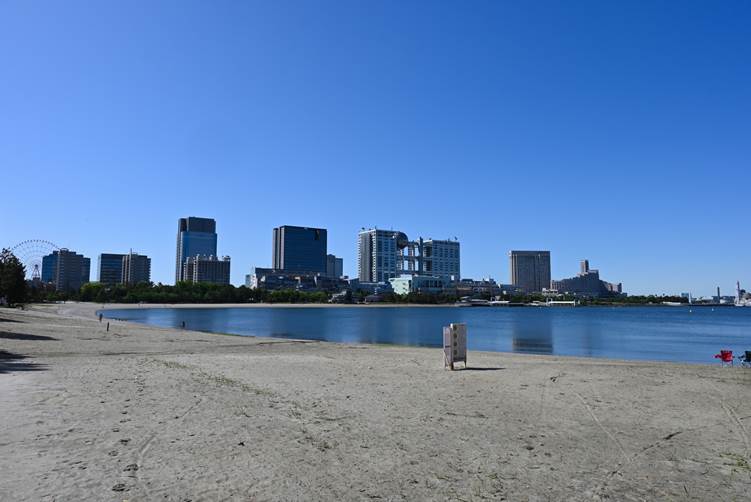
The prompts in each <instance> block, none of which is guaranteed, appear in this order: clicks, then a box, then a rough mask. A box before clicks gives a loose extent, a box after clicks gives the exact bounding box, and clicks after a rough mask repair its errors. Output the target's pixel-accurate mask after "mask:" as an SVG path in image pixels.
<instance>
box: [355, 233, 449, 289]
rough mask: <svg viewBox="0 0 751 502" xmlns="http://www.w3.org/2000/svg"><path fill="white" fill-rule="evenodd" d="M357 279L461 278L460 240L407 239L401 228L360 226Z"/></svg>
mask: <svg viewBox="0 0 751 502" xmlns="http://www.w3.org/2000/svg"><path fill="white" fill-rule="evenodd" d="M357 258H358V260H357V270H358V279H359V280H360V282H363V283H371V282H374V283H378V282H388V281H389V279H393V278H396V277H401V276H402V275H405V274H406V275H422V274H425V275H427V276H440V277H443V278H446V279H448V280H449V281H456V280H459V278H460V266H459V262H460V253H459V241H456V240H434V239H427V240H423V239H422V238H419V239H417V240H416V241H410V240H409V238H408V237H407V235H406V234H405V233H404V232H399V231H396V230H380V229H377V228H372V229H368V230H366V229H362V230H361V231H360V232H359V234H358V240H357Z"/></svg>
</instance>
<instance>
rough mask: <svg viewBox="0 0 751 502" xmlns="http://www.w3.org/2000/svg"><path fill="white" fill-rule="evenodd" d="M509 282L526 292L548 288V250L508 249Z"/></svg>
mask: <svg viewBox="0 0 751 502" xmlns="http://www.w3.org/2000/svg"><path fill="white" fill-rule="evenodd" d="M509 265H510V267H511V284H513V285H514V286H515V287H517V288H519V289H522V290H523V291H525V292H527V293H535V292H540V291H542V290H543V289H548V288H550V251H509Z"/></svg>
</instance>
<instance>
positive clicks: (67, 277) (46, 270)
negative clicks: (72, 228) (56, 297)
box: [42, 248, 91, 291]
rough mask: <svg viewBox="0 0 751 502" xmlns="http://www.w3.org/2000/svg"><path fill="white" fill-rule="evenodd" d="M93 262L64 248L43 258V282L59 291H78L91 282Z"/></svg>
mask: <svg viewBox="0 0 751 502" xmlns="http://www.w3.org/2000/svg"><path fill="white" fill-rule="evenodd" d="M90 273H91V260H90V259H89V258H86V257H85V256H83V255H80V254H78V253H76V252H74V251H70V250H68V249H65V248H62V249H60V250H57V251H53V252H52V253H51V254H48V255H47V256H43V257H42V281H43V282H48V283H52V284H54V285H55V289H56V290H57V291H78V290H79V289H80V288H81V286H82V285H84V284H86V283H87V282H89V275H90Z"/></svg>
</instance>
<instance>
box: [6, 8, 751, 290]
mask: <svg viewBox="0 0 751 502" xmlns="http://www.w3.org/2000/svg"><path fill="white" fill-rule="evenodd" d="M750 25H751V3H749V2H746V1H737V2H733V1H723V2H692V1H683V2H677V1H675V2H661V1H654V2H601V1H591V2H587V1H577V2H564V1H560V2H545V1H540V2H510V1H507V2H506V1H488V2H483V1H473V2H459V1H456V2H444V1H435V2H428V1H424V2H418V1H408V0H407V1H404V0H402V1H394V2H388V1H378V2H364V1H350V2H324V1H320V0H316V1H296V2H287V1H273V2H250V1H247V2H241V1H232V2H228V1H216V2H189V1H185V0H180V1H174V2H167V1H162V2H154V1H143V2H138V1H129V2H114V1H111V2H94V3H92V2H77V1H73V0H68V1H65V2H24V1H8V0H0V169H1V174H2V178H1V179H2V186H0V190H1V193H2V201H3V204H2V206H3V208H4V216H3V217H1V218H0V245H6V246H7V245H12V244H15V243H16V242H19V241H22V240H25V239H30V238H43V239H48V240H51V241H53V242H55V243H57V244H58V245H59V246H65V247H69V248H71V249H75V250H77V251H79V252H83V253H84V254H86V255H87V256H91V257H92V258H93V260H92V262H93V263H95V262H96V259H95V257H96V256H97V255H98V254H99V253H101V252H125V251H127V250H128V249H129V248H133V249H134V250H135V251H138V252H141V253H145V254H148V255H149V256H151V257H152V269H153V271H152V276H153V277H152V278H153V279H154V280H155V281H163V282H167V283H169V282H172V281H173V279H174V256H175V233H176V225H177V219H178V218H179V217H181V216H188V215H195V216H206V217H213V218H216V220H217V226H218V231H219V252H220V253H221V254H229V255H231V256H232V281H233V282H234V283H236V284H240V283H242V282H243V279H244V275H245V274H246V273H247V272H248V271H249V270H250V268H251V267H252V266H269V265H270V264H271V230H272V228H273V227H274V226H278V225H282V224H291V225H306V226H321V227H325V228H327V229H328V230H329V251H330V252H332V253H335V254H337V255H340V256H342V257H343V258H344V268H345V272H346V273H349V274H351V275H355V274H356V267H357V263H356V235H357V231H358V230H359V229H360V228H361V227H371V226H378V227H382V228H394V229H400V230H402V231H404V232H406V233H407V234H408V235H409V236H410V237H417V236H418V235H422V236H424V237H433V238H446V237H454V236H457V237H459V239H460V241H461V243H462V275H463V276H468V277H470V276H471V277H483V276H492V277H494V278H496V279H497V280H499V281H502V282H507V281H508V275H509V273H508V259H507V257H506V253H507V251H508V250H509V249H537V248H539V249H549V250H551V253H552V262H553V263H552V267H553V276H554V278H562V277H568V276H571V275H574V274H575V273H576V272H577V270H578V261H579V260H580V259H582V258H589V260H590V263H591V265H592V266H593V267H595V268H599V269H600V270H601V273H602V276H603V278H605V279H606V280H610V281H616V282H617V281H622V282H623V283H624V288H625V290H626V291H628V292H629V293H635V294H638V293H650V292H656V293H660V292H667V293H677V292H680V291H692V292H693V293H694V294H697V295H698V294H704V295H708V294H711V293H713V291H714V288H715V287H716V286H717V285H720V286H721V287H722V288H723V290H724V291H726V292H727V293H730V292H731V291H730V290H731V288H733V287H734V285H735V281H736V280H741V282H742V283H744V284H745V285H746V286H747V287H748V288H751V265H750V263H751V260H749V251H750V250H751V234H750V233H749V216H750V215H751V210H750V205H749V188H750V187H751V165H750V163H749V159H750V158H751V99H750V98H751V30H749V28H748V27H749V26H750ZM95 277H96V275H95V273H94V272H93V271H92V279H94V278H95Z"/></svg>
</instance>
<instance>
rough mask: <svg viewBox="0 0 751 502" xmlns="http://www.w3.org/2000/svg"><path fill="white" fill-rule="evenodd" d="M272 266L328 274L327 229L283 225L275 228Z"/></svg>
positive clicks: (294, 270)
mask: <svg viewBox="0 0 751 502" xmlns="http://www.w3.org/2000/svg"><path fill="white" fill-rule="evenodd" d="M271 261H272V265H271V266H272V268H274V269H277V270H285V271H289V272H314V273H320V274H322V275H326V229H325V228H309V227H294V226H291V225H283V226H281V227H279V228H275V229H274V249H273V256H272V260H271Z"/></svg>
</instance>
